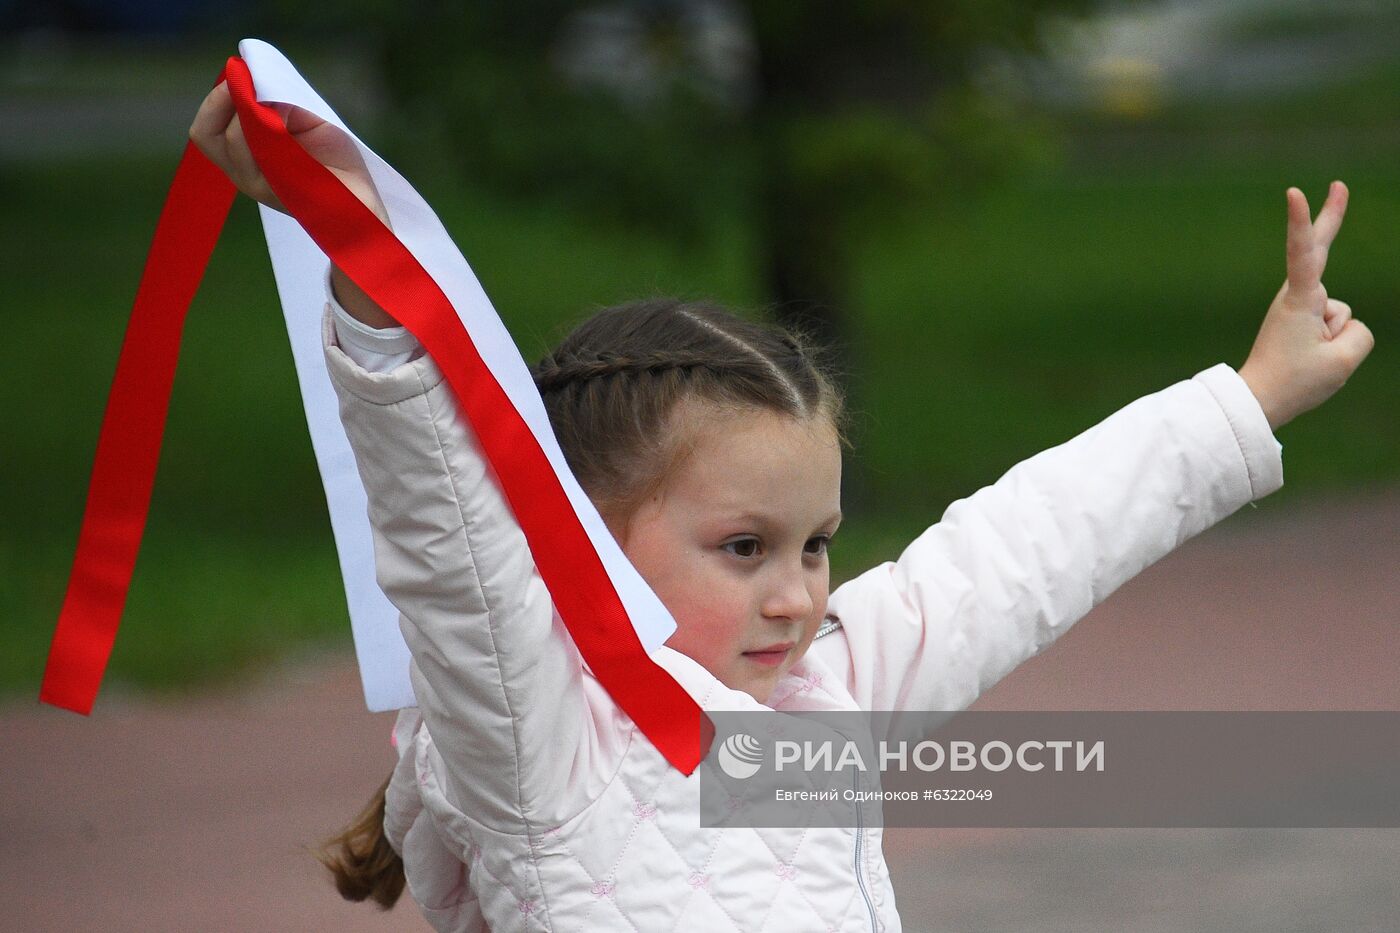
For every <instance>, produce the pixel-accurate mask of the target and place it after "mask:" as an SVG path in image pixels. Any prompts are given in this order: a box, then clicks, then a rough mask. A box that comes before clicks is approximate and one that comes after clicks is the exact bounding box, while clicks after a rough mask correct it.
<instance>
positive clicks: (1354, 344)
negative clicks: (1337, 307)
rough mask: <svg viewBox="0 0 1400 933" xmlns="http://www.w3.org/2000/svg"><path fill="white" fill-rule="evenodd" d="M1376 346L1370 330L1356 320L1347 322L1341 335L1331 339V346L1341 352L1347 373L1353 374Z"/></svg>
mask: <svg viewBox="0 0 1400 933" xmlns="http://www.w3.org/2000/svg"><path fill="white" fill-rule="evenodd" d="M1375 345H1376V338H1375V337H1374V336H1373V335H1372V334H1371V329H1370V328H1369V327H1367V326H1366V325H1365V324H1362V323H1361V322H1360V321H1358V320H1357V319H1356V318H1352V319H1351V320H1349V321H1347V323H1346V326H1345V327H1343V328H1342V331H1341V333H1339V334H1337V336H1336V337H1334V338H1332V346H1334V347H1336V348H1337V349H1338V350H1340V351H1341V354H1342V359H1343V360H1345V362H1346V365H1347V367H1348V371H1349V372H1355V371H1356V367H1358V366H1360V365H1361V361H1362V360H1364V359H1366V357H1367V356H1368V355H1369V354H1370V352H1371V350H1372V348H1374V347H1375Z"/></svg>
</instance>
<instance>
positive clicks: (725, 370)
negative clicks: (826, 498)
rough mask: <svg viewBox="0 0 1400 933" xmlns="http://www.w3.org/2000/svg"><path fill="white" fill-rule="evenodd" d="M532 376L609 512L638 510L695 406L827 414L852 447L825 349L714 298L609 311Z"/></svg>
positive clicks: (572, 458) (577, 471) (673, 455)
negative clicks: (684, 406)
mask: <svg viewBox="0 0 1400 933" xmlns="http://www.w3.org/2000/svg"><path fill="white" fill-rule="evenodd" d="M532 374H533V376H534V379H535V385H536V387H537V388H538V389H539V391H540V395H541V396H542V397H543V399H544V404H545V409H546V411H547V412H548V414H549V420H550V423H551V425H552V426H553V428H554V433H555V436H556V437H557V438H558V440H559V446H560V448H561V449H562V450H563V452H564V457H565V459H566V460H568V462H569V466H570V468H571V469H572V470H573V472H574V476H575V477H577V479H578V481H579V483H580V485H582V486H583V488H584V490H585V491H586V492H587V493H588V495H589V498H590V499H592V500H593V502H594V504H595V505H596V506H597V507H598V509H599V511H600V512H602V513H604V514H605V515H607V514H609V513H611V514H614V515H626V514H630V512H631V511H632V510H633V509H635V508H636V506H637V505H639V504H640V503H641V502H642V501H643V500H645V498H646V497H647V496H649V495H651V494H652V493H653V492H654V491H655V490H656V488H657V487H658V486H659V485H660V484H661V482H662V480H663V479H664V478H665V476H666V475H667V473H668V472H669V471H670V469H671V468H672V467H673V466H674V465H675V464H676V462H677V461H678V460H679V458H680V457H681V456H683V454H684V452H685V450H686V449H687V448H686V441H687V438H686V437H684V436H683V435H684V434H685V432H684V431H680V430H678V428H679V427H680V425H679V424H678V423H677V418H678V415H679V412H678V406H679V405H680V404H681V403H683V402H691V403H694V402H699V403H708V405H709V406H713V409H714V410H717V411H723V412H742V411H752V410H755V409H759V410H767V411H772V412H776V413H778V414H783V415H788V416H789V417H792V418H796V419H798V420H802V421H806V420H809V419H812V418H823V419H827V420H828V422H829V423H830V424H831V425H832V426H833V427H834V428H835V430H836V433H837V436H838V438H839V439H840V442H841V444H842V445H843V446H847V447H849V442H848V441H847V439H846V433H845V428H846V425H845V418H846V414H845V403H844V399H843V397H842V394H841V390H840V388H839V385H838V383H837V380H836V376H835V374H834V372H832V370H831V369H830V367H829V364H828V362H827V360H826V359H825V358H824V356H823V355H822V354H821V353H820V351H818V349H817V348H816V347H814V346H813V345H812V344H811V343H809V341H808V340H807V338H806V337H805V336H804V335H802V334H799V333H793V332H790V331H787V330H784V329H782V328H779V327H776V326H772V325H767V324H760V323H757V322H754V321H749V320H746V319H744V318H742V317H739V316H738V315H736V314H734V313H732V312H730V311H728V310H726V309H724V308H722V307H720V306H718V305H715V304H711V303H709V302H684V301H680V300H677V299H673V298H649V299H643V300H639V301H632V302H628V303H626V304H621V305H616V306H614V307H610V308H604V309H602V310H600V311H598V312H597V313H595V314H594V315H593V316H592V317H590V318H588V319H587V320H585V321H584V322H583V323H581V324H579V325H578V326H577V327H576V328H575V329H574V330H573V331H572V332H570V333H569V334H568V336H566V337H565V338H564V339H563V340H562V341H561V342H560V343H559V345H558V346H557V347H555V349H554V350H553V351H552V352H550V353H548V354H546V355H545V357H544V358H543V359H542V360H540V361H539V363H537V364H536V365H535V366H534V367H533V369H532Z"/></svg>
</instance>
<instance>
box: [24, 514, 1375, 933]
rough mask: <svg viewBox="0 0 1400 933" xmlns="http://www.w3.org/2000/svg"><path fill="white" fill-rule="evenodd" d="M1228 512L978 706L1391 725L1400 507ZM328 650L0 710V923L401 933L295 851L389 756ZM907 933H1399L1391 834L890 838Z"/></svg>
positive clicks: (379, 722)
mask: <svg viewBox="0 0 1400 933" xmlns="http://www.w3.org/2000/svg"><path fill="white" fill-rule="evenodd" d="M1246 512H1247V514H1244V515H1241V516H1237V517H1236V518H1234V519H1232V520H1231V521H1230V522H1228V523H1226V524H1225V525H1224V526H1222V527H1220V528H1217V529H1215V530H1213V531H1211V532H1210V533H1208V534H1207V535H1205V536H1203V537H1202V538H1200V539H1198V540H1196V541H1193V542H1191V543H1190V544H1188V545H1187V546H1186V547H1185V548H1183V549H1182V550H1180V551H1179V552H1177V553H1176V554H1174V555H1172V556H1171V557H1170V558H1168V559H1167V560H1166V561H1164V562H1162V563H1161V564H1159V565H1158V566H1156V567H1154V568H1152V569H1150V570H1149V571H1148V572H1147V573H1145V574H1143V575H1142V576H1141V577H1139V578H1138V579H1137V580H1134V581H1133V582H1132V583H1130V584H1129V585H1128V586H1127V587H1125V588H1124V589H1123V590H1122V591H1120V592H1119V593H1118V594H1116V595H1115V596H1114V597H1113V598H1112V599H1111V600H1110V601H1109V602H1107V603H1105V604H1104V605H1103V606H1101V607H1100V608H1099V609H1097V610H1096V611H1095V612H1094V613H1093V614H1091V615H1090V616H1089V617H1088V618H1086V619H1085V620H1084V621H1083V622H1081V623H1080V624H1079V625H1078V626H1076V628H1075V629H1074V630H1073V631H1071V632H1070V633H1069V634H1068V635H1066V636H1065V638H1064V639H1062V641H1061V642H1060V643H1059V644H1058V645H1056V646H1055V648H1054V649H1052V650H1051V651H1050V652H1049V653H1047V654H1046V655H1044V656H1042V657H1040V658H1037V659H1035V660H1033V661H1032V662H1030V663H1028V664H1027V665H1025V666H1023V667H1022V668H1021V669H1020V670H1019V671H1017V672H1016V673H1015V674H1014V675H1013V676H1012V677H1010V678H1008V679H1007V680H1006V681H1004V682H1003V683H1002V684H1001V685H999V686H998V687H997V688H996V689H995V690H993V691H992V692H990V693H989V694H988V695H987V696H985V697H984V698H983V699H982V701H981V702H980V703H979V708H987V709H994V708H999V709H1027V708H1029V709H1076V708H1078V709H1084V708H1098V709H1134V708H1140V709H1400V677H1397V671H1400V639H1397V638H1396V637H1395V634H1396V629H1397V621H1400V576H1397V572H1396V570H1397V567H1400V491H1397V492H1395V493H1389V494H1385V495H1381V496H1371V497H1367V498H1365V499H1358V500H1341V501H1334V502H1330V503H1317V504H1314V505H1312V506H1309V507H1308V508H1306V509H1300V510H1296V511H1288V512H1286V513H1284V512H1282V510H1279V509H1271V508H1270V507H1269V506H1268V505H1266V506H1265V507H1264V508H1261V509H1260V510H1259V511H1258V512H1256V513H1249V512H1248V510H1246ZM357 689H358V688H357V684H356V680H355V676H354V673H353V671H352V669H351V668H350V667H349V666H348V664H347V662H345V661H344V660H332V661H328V662H326V663H325V664H323V665H321V666H317V667H314V668H300V669H296V670H281V671H276V672H273V673H271V674H269V675H268V676H267V678H266V679H265V681H264V682H263V683H261V684H260V685H258V686H256V687H254V688H250V689H245V690H243V691H242V692H239V693H237V694H229V695H205V696H201V697H197V698H192V699H189V700H187V701H184V702H181V703H179V704H157V703H151V702H149V701H144V700H139V699H131V698H121V697H117V696H113V695H110V694H107V695H104V696H103V698H102V700H101V702H100V704H99V708H98V710H97V712H96V713H95V714H94V716H93V717H92V718H91V720H84V719H81V718H80V717H77V716H73V715H71V714H67V713H62V712H58V711H55V710H50V709H47V708H40V707H38V706H37V705H31V704H19V705H11V706H9V707H6V708H3V709H0V741H2V742H3V744H0V748H3V752H0V756H3V757H0V761H3V766H2V767H0V776H2V780H3V784H2V785H0V786H3V789H4V793H3V794H2V795H0V902H3V903H4V904H5V905H6V907H5V908H4V910H5V915H6V919H5V920H4V921H3V922H0V928H3V929H5V930H11V929H13V930H16V931H46V930H54V931H57V930H63V931H83V930H94V931H96V930H100V931H110V933H120V931H127V930H130V931H138V930H139V931H164V930H182V931H183V930H239V931H243V930H247V931H262V930H269V931H272V930H322V929H327V930H329V929H335V930H342V931H357V930H365V931H370V930H374V931H388V930H422V929H425V926H424V925H423V923H422V921H421V920H420V919H419V918H418V917H417V915H416V914H415V912H414V909H413V906H412V905H411V904H409V903H407V902H405V903H404V904H402V905H400V907H399V908H397V909H396V910H394V911H393V912H392V913H390V914H388V915H384V914H380V913H378V912H376V911H374V910H373V909H371V908H365V907H363V906H359V905H349V904H345V903H343V902H341V901H340V900H339V899H338V898H337V897H336V896H335V895H334V893H333V892H332V890H331V889H330V888H329V886H328V883H327V882H326V881H325V880H324V879H323V878H322V877H321V874H320V869H319V867H318V866H317V865H316V864H315V863H314V862H313V861H312V860H311V858H310V856H309V855H308V854H307V853H306V852H305V850H304V849H303V846H304V845H306V844H308V843H311V842H313V841H314V840H316V839H317V838H319V837H320V836H322V835H324V834H326V833H327V832H328V831H330V830H331V829H333V828H335V827H337V826H338V825H339V824H340V823H342V822H343V821H344V820H345V819H346V818H348V817H349V816H350V815H352V814H353V812H354V811H355V810H356V808H357V807H358V806H359V805H360V804H361V803H363V801H364V799H365V797H366V796H367V795H368V792H369V791H370V790H371V789H372V788H373V787H374V786H375V784H376V782H377V781H378V780H380V779H381V778H382V777H383V776H384V774H386V773H387V769H388V767H389V765H390V763H391V761H392V758H391V753H390V751H389V747H388V744H387V741H386V739H387V732H388V726H389V717H386V716H374V715H371V714H368V713H365V712H363V711H362V706H361V705H360V702H359V699H358V696H357ZM887 849H888V860H889V863H890V866H891V870H892V871H893V873H894V877H895V885H896V890H897V892H898V894H899V898H900V904H901V913H902V915H903V916H904V918H905V925H906V928H907V929H909V930H911V931H921V930H954V931H1016V930H1035V931H1040V933H1054V931H1071V930H1073V931H1080V930H1113V931H1128V933H1156V931H1163V933H1166V931H1171V933H1180V931H1195V930H1211V931H1214V930H1228V931H1252V930H1260V931H1263V930H1268V931H1292V930H1298V931H1303V930H1309V931H1311V930H1347V931H1353V930H1376V931H1380V930H1390V931H1394V930H1397V929H1400V885H1398V884H1397V881H1398V880H1400V830H1366V831H1359V830H1331V831H1329V830H1252V831H1232V830H1229V831H1227V830H1221V831H1217V830H1174V831H1162V830H1113V831H1103V830H999V831H965V830H958V831H949V830H890V831H889V833H888V834H887Z"/></svg>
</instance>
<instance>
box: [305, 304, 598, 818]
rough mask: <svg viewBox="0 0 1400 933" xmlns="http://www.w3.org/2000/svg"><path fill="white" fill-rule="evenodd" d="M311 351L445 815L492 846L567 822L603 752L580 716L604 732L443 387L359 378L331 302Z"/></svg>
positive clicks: (414, 372) (495, 486)
mask: <svg viewBox="0 0 1400 933" xmlns="http://www.w3.org/2000/svg"><path fill="white" fill-rule="evenodd" d="M322 338H323V343H324V350H325V358H326V365H327V368H328V370H329V372H330V378H331V383H332V385H333V386H334V388H335V392H336V395H337V396H338V398H339V408H340V417H341V421H342V422H343V424H344V426H345V431H346V434H347V435H348V437H349V441H350V446H351V448H352V450H353V451H354V455H355V461H356V465H357V467H358V469H359V473H360V477H361V480H362V481H363V483H364V487H365V490H366V493H367V495H368V511H369V519H370V524H371V526H372V534H373V543H374V558H375V567H376V579H377V580H378V582H379V585H380V587H381V588H382V589H383V591H384V594H385V595H386V596H387V597H388V599H389V601H390V602H391V603H393V604H394V606H395V607H396V608H397V609H398V610H399V613H400V626H401V628H402V630H403V634H404V638H405V640H406V641H407V643H408V648H409V651H410V653H411V655H412V670H411V678H412V683H413V689H414V692H415V693H416V695H417V698H418V705H419V708H420V710H421V712H422V715H423V721H424V723H425V728H426V729H427V730H428V733H429V735H430V736H431V737H432V740H433V745H434V746H435V748H436V750H437V753H438V755H440V757H441V761H440V762H438V761H434V763H433V770H434V771H435V772H437V773H438V782H439V784H440V785H441V786H442V787H443V789H444V791H445V793H446V794H447V797H448V799H449V802H450V803H451V804H452V805H453V806H455V807H457V808H458V809H459V810H461V811H462V812H463V813H466V814H468V815H470V817H471V818H472V819H474V820H477V821H479V822H481V823H484V824H485V825H487V826H490V827H492V828H494V829H499V830H501V831H506V832H520V831H521V830H522V820H523V822H524V824H525V825H526V826H528V825H529V824H531V823H532V822H534V821H536V820H541V821H547V820H558V819H559V818H560V814H561V813H563V812H565V811H569V810H577V809H581V808H582V807H583V806H584V805H586V803H587V799H588V796H587V795H588V792H589V791H590V790H591V789H592V785H593V784H594V782H593V781H592V780H590V776H591V775H592V774H593V772H595V771H596V770H597V769H598V768H599V767H601V766H602V765H603V764H605V762H603V761H602V760H600V759H601V758H603V757H606V755H603V754H602V753H603V752H607V751H608V749H607V748H600V747H599V744H598V743H599V741H600V740H601V741H604V742H606V741H609V738H608V737H607V736H601V737H600V736H599V735H598V734H597V733H598V732H599V727H600V723H599V722H595V721H594V720H593V719H592V718H591V717H590V715H589V710H590V709H593V710H596V711H598V713H599V715H600V717H604V718H606V717H607V716H608V715H609V713H608V708H607V705H606V697H605V695H602V694H600V693H599V691H598V688H597V684H596V681H593V680H592V678H591V677H587V676H586V675H585V672H584V669H583V665H582V660H581V658H580V656H579V654H578V651H577V649H576V647H575V646H574V643H573V641H572V639H571V638H570V637H569V635H568V630H567V629H566V628H564V626H563V623H562V622H561V620H560V619H559V617H558V615H557V614H556V613H555V612H554V606H553V602H552V600H551V599H550V596H549V593H548V591H547V590H546V588H545V585H544V581H543V580H542V579H541V577H540V575H539V573H538V571H537V570H536V568H535V564H534V560H533V558H532V556H531V554H530V550H529V547H528V545H527V544H526V541H525V536H524V534H523V532H522V531H521V529H520V526H519V525H518V524H517V522H516V520H515V516H514V514H513V513H512V511H511V509H510V506H509V504H508V503H507V501H506V499H505V496H504V493H503V492H502V491H501V489H500V486H499V481H498V480H497V478H496V475H495V473H494V472H493V471H492V469H491V467H490V465H489V464H488V462H487V461H486V459H485V456H484V455H483V454H482V452H481V450H480V448H479V447H478V443H477V440H476V437H475V435H474V434H473V432H472V430H471V427H470V426H469V424H468V423H467V422H466V419H465V418H464V417H461V416H460V414H459V409H458V406H457V402H456V397H455V395H454V394H453V392H452V390H451V387H450V386H449V384H448V383H447V381H446V380H445V379H444V378H443V375H442V371H441V370H440V369H439V368H438V366H437V364H436V363H435V362H434V360H433V359H432V357H431V356H429V355H421V356H419V357H418V358H416V359H413V360H411V361H409V362H405V363H403V364H402V365H398V366H396V367H394V368H393V369H392V370H390V371H388V372H382V373H381V372H370V371H368V370H366V369H364V368H362V367H361V366H360V365H359V364H357V363H356V362H355V361H354V360H352V359H351V358H350V356H348V355H347V354H346V353H345V352H344V351H343V350H342V349H341V347H340V346H339V345H338V343H337V336H336V328H335V326H334V319H333V312H332V309H331V305H330V303H329V302H328V303H327V304H326V306H325V312H324V315H323V319H322ZM601 725H606V723H601ZM547 825H548V824H547Z"/></svg>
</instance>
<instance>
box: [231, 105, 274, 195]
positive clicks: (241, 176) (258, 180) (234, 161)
mask: <svg viewBox="0 0 1400 933" xmlns="http://www.w3.org/2000/svg"><path fill="white" fill-rule="evenodd" d="M224 136H225V139H227V141H228V157H229V164H230V166H231V170H230V171H229V173H228V175H229V178H230V179H232V181H233V183H234V184H235V185H237V186H238V189H239V190H240V191H242V192H243V193H244V194H247V195H249V196H250V197H252V198H253V199H254V200H256V201H261V202H262V203H263V204H266V205H267V206H268V207H274V208H277V209H278V210H282V202H281V201H279V200H277V196H276V195H274V194H273V193H272V187H271V186H270V185H268V183H267V179H266V178H265V177H263V173H262V169H260V168H258V163H257V162H256V161H255V160H254V159H253V151H252V150H251V149H249V148H248V141H247V140H246V139H244V138H243V124H242V123H240V122H239V120H238V118H237V117H234V118H233V120H232V121H231V122H230V123H229V125H228V132H227V133H225V134H224Z"/></svg>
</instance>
